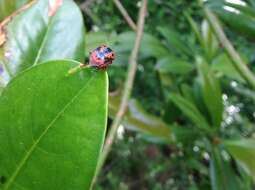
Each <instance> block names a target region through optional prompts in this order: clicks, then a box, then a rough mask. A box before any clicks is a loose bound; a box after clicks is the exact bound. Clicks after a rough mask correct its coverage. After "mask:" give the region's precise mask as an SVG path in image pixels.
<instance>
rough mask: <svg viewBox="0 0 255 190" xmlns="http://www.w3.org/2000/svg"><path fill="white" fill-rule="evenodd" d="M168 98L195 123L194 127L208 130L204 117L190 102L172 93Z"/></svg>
mask: <svg viewBox="0 0 255 190" xmlns="http://www.w3.org/2000/svg"><path fill="white" fill-rule="evenodd" d="M170 99H171V100H172V101H173V103H174V104H175V105H176V106H177V107H178V108H179V109H180V110H181V111H182V112H183V114H184V115H186V116H187V117H188V118H189V119H190V120H191V121H192V122H193V123H194V124H195V125H196V127H198V128H200V129H202V130H206V131H209V130H210V127H209V124H208V123H207V121H206V119H205V118H204V116H203V115H202V114H201V113H200V112H199V110H198V109H197V108H196V106H195V105H194V104H193V103H192V102H190V101H189V100H188V99H185V98H183V97H182V96H180V95H178V94H174V93H172V94H171V95H170Z"/></svg>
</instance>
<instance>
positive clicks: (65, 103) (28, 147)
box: [0, 60, 108, 190]
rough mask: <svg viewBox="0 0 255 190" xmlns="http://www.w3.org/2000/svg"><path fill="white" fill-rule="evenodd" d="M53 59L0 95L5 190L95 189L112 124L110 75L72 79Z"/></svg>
mask: <svg viewBox="0 0 255 190" xmlns="http://www.w3.org/2000/svg"><path fill="white" fill-rule="evenodd" d="M78 64H79V63H78V62H74V61H67V60H63V61H61V60H60V61H49V62H47V63H43V64H39V65H37V66H34V67H32V68H30V69H28V70H26V71H24V72H22V73H20V74H19V75H18V76H17V77H15V78H14V79H13V80H12V81H11V82H10V83H9V84H8V86H7V87H6V88H5V90H4V91H3V93H2V96H1V97H0V108H1V109H0V123H1V126H0V144H1V149H0V176H1V177H2V178H4V179H6V182H5V183H4V184H1V183H0V189H2V190H9V189H27V190H34V189H37V190H45V189H61V190H70V189H77V190H82V189H89V187H90V185H91V181H92V178H93V176H94V173H95V169H96V165H97V160H98V157H99V154H100V151H101V148H102V143H103V139H104V134H105V128H106V120H107V92H108V80H107V75H106V73H105V72H101V71H94V70H90V69H86V70H83V71H81V72H80V73H77V74H73V75H70V76H67V72H68V70H69V69H70V68H71V67H74V66H77V65H78Z"/></svg>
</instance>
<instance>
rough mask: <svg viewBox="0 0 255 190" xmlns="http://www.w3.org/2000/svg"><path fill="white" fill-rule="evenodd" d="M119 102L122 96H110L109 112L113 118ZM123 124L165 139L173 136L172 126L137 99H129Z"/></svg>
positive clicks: (167, 139)
mask: <svg viewBox="0 0 255 190" xmlns="http://www.w3.org/2000/svg"><path fill="white" fill-rule="evenodd" d="M119 104H120V96H110V97H109V114H110V116H111V117H112V118H114V117H115V116H116V113H117V111H118V108H119ZM123 124H124V126H126V127H128V128H129V129H133V130H137V131H141V132H144V133H146V134H149V135H152V136H154V137H156V138H159V139H161V140H164V141H169V140H170V138H171V129H170V127H169V126H167V124H166V123H164V122H163V121H162V120H161V119H160V118H158V117H156V116H154V115H152V114H149V113H147V112H146V111H145V110H144V109H143V108H142V106H141V105H140V104H139V103H138V101H137V100H135V99H132V100H131V101H129V105H128V110H127V112H126V114H125V117H124V120H123Z"/></svg>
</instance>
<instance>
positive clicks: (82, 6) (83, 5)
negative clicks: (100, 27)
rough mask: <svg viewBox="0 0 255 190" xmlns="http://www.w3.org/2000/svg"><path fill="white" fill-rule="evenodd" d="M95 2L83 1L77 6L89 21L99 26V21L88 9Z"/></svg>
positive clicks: (92, 0) (91, 0) (93, 0)
mask: <svg viewBox="0 0 255 190" xmlns="http://www.w3.org/2000/svg"><path fill="white" fill-rule="evenodd" d="M95 1H96V0H87V1H84V2H83V3H81V4H80V5H79V7H80V9H81V10H82V11H83V12H84V13H85V14H86V15H88V16H89V17H90V18H91V20H92V21H93V22H94V23H95V24H100V19H99V18H98V17H97V16H96V15H95V14H93V12H92V11H91V9H90V6H91V5H92V4H93V3H95Z"/></svg>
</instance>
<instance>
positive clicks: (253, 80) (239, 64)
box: [204, 7, 255, 89]
mask: <svg viewBox="0 0 255 190" xmlns="http://www.w3.org/2000/svg"><path fill="white" fill-rule="evenodd" d="M204 11H205V15H206V17H207V20H208V21H209V23H210V24H211V26H212V28H213V30H214V32H215V35H216V36H217V38H218V40H219V41H220V42H221V44H222V45H223V46H224V48H225V50H226V51H227V53H228V54H229V56H230V57H231V59H232V63H233V65H234V67H235V68H236V69H237V70H238V72H239V73H240V75H241V76H243V78H244V79H245V80H246V81H247V82H248V84H250V85H251V86H252V87H253V88H254V89H255V76H254V74H253V73H252V72H251V71H250V70H249V68H248V67H247V66H246V64H245V62H244V61H243V60H242V58H241V57H240V55H239V54H238V52H237V51H236V50H235V48H234V47H233V45H232V44H231V42H230V41H229V40H228V39H227V37H226V35H225V33H224V31H223V29H222V28H221V26H220V24H219V22H218V20H217V18H216V16H215V15H214V14H213V13H212V12H211V11H210V10H209V9H208V8H207V7H204Z"/></svg>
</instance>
